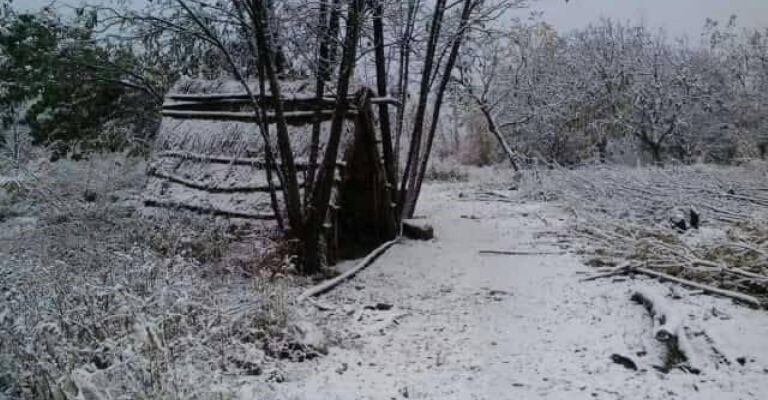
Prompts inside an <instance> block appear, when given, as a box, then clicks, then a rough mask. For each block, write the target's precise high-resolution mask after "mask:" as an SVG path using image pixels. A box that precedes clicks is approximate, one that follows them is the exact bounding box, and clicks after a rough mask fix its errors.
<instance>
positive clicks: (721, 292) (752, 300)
mask: <svg viewBox="0 0 768 400" xmlns="http://www.w3.org/2000/svg"><path fill="white" fill-rule="evenodd" d="M628 271H631V272H637V273H641V274H644V275H648V276H651V277H654V278H658V279H661V280H665V281H670V282H674V283H678V284H681V285H683V286H688V287H692V288H695V289H700V290H703V291H704V292H706V293H709V294H716V295H718V296H723V297H728V298H731V299H734V300H738V301H741V302H743V303H747V304H749V305H750V306H752V307H755V308H761V307H763V305H762V303H760V300H758V299H757V298H756V297H753V296H750V295H747V294H743V293H739V292H734V291H732V290H726V289H718V288H716V287H712V286H709V285H705V284H703V283H698V282H693V281H689V280H687V279H683V278H678V277H676V276H672V275H669V274H665V273H663V272H657V271H654V270H650V269H648V268H643V267H632V268H629V269H628Z"/></svg>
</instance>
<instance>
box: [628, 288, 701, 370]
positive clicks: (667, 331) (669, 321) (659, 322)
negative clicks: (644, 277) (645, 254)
mask: <svg viewBox="0 0 768 400" xmlns="http://www.w3.org/2000/svg"><path fill="white" fill-rule="evenodd" d="M632 301H635V302H637V303H639V304H642V305H643V306H644V307H645V308H646V309H647V310H648V312H649V313H650V314H651V317H652V318H653V336H654V337H655V338H656V340H658V341H660V342H662V343H664V345H665V346H666V347H667V354H666V359H665V360H664V364H665V365H664V370H665V371H669V370H670V369H672V368H676V367H682V368H684V369H687V370H689V371H691V372H693V373H698V370H697V369H696V368H694V367H693V366H692V364H693V363H694V354H693V347H692V346H691V345H690V343H688V337H687V336H686V333H685V327H684V326H683V320H682V319H681V318H680V316H679V315H677V313H675V312H674V311H673V309H672V307H670V306H669V304H668V303H667V301H666V300H665V299H664V298H663V297H662V296H659V295H657V294H656V293H653V292H651V291H648V290H637V291H635V293H634V294H632Z"/></svg>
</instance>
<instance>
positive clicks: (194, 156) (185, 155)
mask: <svg viewBox="0 0 768 400" xmlns="http://www.w3.org/2000/svg"><path fill="white" fill-rule="evenodd" d="M156 156H157V157H167V158H180V159H183V160H193V161H200V162H209V163H212V164H228V165H245V166H251V167H254V168H264V167H266V164H267V162H266V160H265V159H263V158H253V157H229V156H220V155H210V154H201V153H193V152H189V151H179V150H166V151H161V152H158V153H157V155H156ZM295 164H296V167H297V168H299V169H306V168H307V167H308V163H307V161H306V160H302V159H298V160H297V161H296V163H295ZM277 165H278V166H280V163H277ZM345 165H346V163H345V162H344V161H339V162H337V163H336V167H337V168H343V167H344V166H345Z"/></svg>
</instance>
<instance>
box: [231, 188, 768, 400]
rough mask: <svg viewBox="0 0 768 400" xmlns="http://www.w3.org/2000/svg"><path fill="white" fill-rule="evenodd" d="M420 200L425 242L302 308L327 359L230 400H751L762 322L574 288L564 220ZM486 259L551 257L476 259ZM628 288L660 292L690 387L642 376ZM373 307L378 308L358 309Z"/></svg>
mask: <svg viewBox="0 0 768 400" xmlns="http://www.w3.org/2000/svg"><path fill="white" fill-rule="evenodd" d="M425 190H426V193H425V194H424V198H423V199H422V200H421V202H420V204H421V208H420V209H419V211H418V214H420V215H426V216H428V217H429V218H430V221H431V223H432V224H433V225H434V226H435V231H436V235H437V238H436V239H435V240H433V241H428V242H415V241H408V242H406V243H404V244H400V245H396V246H394V247H393V248H391V249H390V250H389V252H387V253H386V254H384V255H383V256H382V257H381V258H380V259H379V260H378V261H377V262H376V263H375V264H374V265H372V266H371V267H369V268H368V269H366V270H364V271H363V272H361V273H360V274H359V275H358V276H357V277H356V278H355V279H354V280H352V281H350V282H348V283H345V284H343V285H342V286H341V287H339V288H337V289H336V290H335V291H333V292H331V293H329V294H327V295H326V296H324V297H321V298H320V299H319V300H318V302H319V303H321V304H322V305H323V308H326V307H330V308H331V311H321V310H320V309H318V308H317V307H314V306H312V305H307V306H306V307H307V308H306V309H305V310H304V312H305V314H306V315H305V317H306V318H308V319H311V320H314V321H315V322H316V323H318V324H320V326H321V327H322V328H323V329H324V330H326V331H327V332H330V335H331V336H332V337H333V341H334V342H335V343H336V346H332V347H331V348H330V349H329V354H328V356H326V357H321V358H317V359H313V360H309V361H305V362H304V363H292V364H285V365H282V366H281V368H282V371H283V375H284V378H285V381H284V382H282V383H274V382H269V383H265V382H263V381H257V382H254V381H253V380H252V379H250V380H249V379H245V380H240V381H238V382H237V385H239V389H238V395H239V398H241V399H252V398H259V399H363V398H364V399H368V398H370V399H390V398H411V399H472V398H476V399H504V398H525V399H527V398H542V399H563V398H568V399H580V398H584V399H594V398H598V399H601V398H602V399H616V398H625V399H660V398H679V399H687V398H697V399H759V398H763V393H765V391H766V390H768V379H766V378H768V376H767V375H768V369H767V367H768V346H766V345H768V336H766V334H765V333H766V332H768V315H766V314H765V312H763V311H758V310H751V309H748V308H745V307H743V306H739V305H735V304H733V303H732V302H731V301H729V300H726V299H721V298H715V297H710V296H702V295H699V294H698V293H696V292H690V291H687V290H686V289H684V288H681V287H679V286H674V285H669V284H662V283H659V282H656V281H654V280H651V279H647V278H635V279H633V278H615V279H613V280H607V279H606V280H596V281H590V282H580V279H581V278H583V277H585V276H588V274H589V273H591V272H592V271H591V270H590V269H589V268H588V267H586V266H584V265H583V264H582V263H581V262H580V259H579V257H578V256H577V255H575V254H573V253H567V254H562V255H560V254H557V252H558V251H560V250H561V248H560V247H558V246H561V245H563V243H559V242H562V240H561V239H559V238H561V237H563V235H565V234H566V228H567V218H566V215H565V213H564V212H563V211H562V210H561V209H559V208H558V207H557V205H556V204H546V203H541V202H526V201H522V200H520V199H519V197H516V196H517V195H516V194H515V193H514V192H510V191H504V190H496V191H494V193H496V194H497V195H502V196H507V198H508V199H511V201H505V202H497V201H487V200H486V201H479V200H475V199H473V196H474V194H476V193H478V187H476V186H469V185H468V184H440V185H435V184H432V185H430V186H428V187H427V188H426V189H425ZM459 193H461V194H462V196H461V197H459ZM462 216H464V217H463V218H462ZM487 249H495V250H521V251H523V250H524V251H531V252H541V253H555V254H553V255H549V254H543V255H525V256H505V255H480V254H478V251H479V250H487ZM351 264H354V263H351ZM340 268H341V269H344V268H348V266H341V267H340ZM641 288H642V289H643V290H652V291H654V292H655V293H660V294H662V295H663V294H674V297H667V298H666V299H667V301H668V304H670V306H673V307H675V309H676V311H677V313H678V315H680V316H682V318H684V319H685V321H684V322H685V325H686V326H688V327H689V328H690V329H691V331H690V332H687V333H688V334H689V336H690V338H691V341H690V346H691V347H692V348H693V349H692V351H693V352H695V353H696V354H697V357H696V360H700V361H697V362H699V363H700V365H697V366H696V367H697V368H700V369H701V370H702V372H701V374H699V375H695V374H691V373H687V372H685V371H682V370H679V369H677V370H673V371H671V372H670V373H666V374H665V373H663V372H660V371H658V370H657V369H655V368H654V366H660V365H661V364H662V363H663V358H664V351H665V347H664V346H663V345H662V344H661V343H660V342H657V341H656V339H655V338H654V336H653V323H652V319H651V317H650V315H649V314H648V312H647V311H646V310H645V309H644V308H643V307H642V306H641V305H638V304H636V303H634V302H632V301H630V297H631V295H632V293H633V292H634V291H636V290H638V289H641ZM378 303H384V304H389V305H392V308H391V309H389V310H381V311H379V310H376V307H371V308H374V309H366V308H365V306H370V305H376V304H378ZM713 347H714V348H716V349H717V350H718V352H715V351H714V350H712V349H713ZM613 354H620V355H622V356H625V357H628V358H630V359H632V360H633V361H634V362H635V363H636V364H637V366H638V370H637V371H634V370H630V369H626V368H625V367H623V366H621V365H619V364H616V363H614V362H612V361H611V356H612V355H613ZM741 357H744V359H741ZM739 360H742V361H744V365H741V363H740V362H739Z"/></svg>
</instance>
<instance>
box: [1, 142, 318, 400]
mask: <svg viewBox="0 0 768 400" xmlns="http://www.w3.org/2000/svg"><path fill="white" fill-rule="evenodd" d="M143 168H144V165H143V162H142V161H141V160H135V159H130V158H126V157H114V156H94V157H92V158H91V160H89V161H84V162H71V161H61V162H58V163H55V164H50V163H47V162H40V163H39V164H37V165H33V166H30V167H29V169H28V170H26V172H22V174H20V175H18V179H17V180H16V181H18V183H14V187H13V188H12V189H11V190H8V188H6V189H5V190H2V191H0V192H2V193H3V196H4V197H3V198H2V199H1V200H2V203H1V204H2V208H1V210H4V211H3V213H4V214H3V215H5V222H3V225H2V226H0V229H1V230H2V231H3V233H1V234H0V282H2V284H0V398H2V397H3V395H5V396H8V397H10V398H16V397H21V398H35V399H63V398H88V399H106V398H131V399H161V398H173V399H176V398H179V399H182V398H184V399H186V398H226V396H227V395H228V393H229V391H230V390H231V389H229V387H231V385H225V384H222V382H225V381H226V380H227V379H230V378H231V377H232V376H233V375H234V376H240V375H259V374H264V376H265V377H266V378H265V379H269V377H270V376H273V375H274V376H275V377H279V371H276V370H275V366H274V363H269V362H266V361H265V360H266V359H267V358H268V357H267V355H266V354H265V349H269V348H271V347H268V346H272V347H274V346H275V345H276V344H275V343H278V342H279V343H283V344H284V345H285V346H289V345H288V344H289V343H291V340H292V339H291V336H290V329H288V328H289V327H290V323H291V318H292V311H291V307H290V303H289V301H288V299H289V298H290V297H291V296H290V294H291V291H292V290H294V289H293V286H294V285H293V283H292V278H291V275H290V274H289V273H288V272H290V271H289V268H290V265H289V264H290V260H289V259H285V258H280V257H279V256H278V257H275V256H269V257H272V258H269V257H268V255H270V254H272V253H271V251H270V249H274V248H275V247H278V242H276V241H275V238H273V237H254V236H253V234H252V233H248V231H247V230H238V229H236V228H235V227H233V226H231V225H229V224H227V223H225V222H222V221H218V220H215V219H208V218H201V217H193V216H189V215H185V214H177V213H175V212H170V211H164V212H160V213H156V214H155V215H154V217H153V218H143V217H142V216H141V215H139V213H138V212H137V209H136V204H138V192H139V190H140V189H141V187H142V184H143V181H144V170H143ZM16 181H15V182H16ZM9 210H10V211H9ZM243 242H247V243H250V244H251V245H252V249H251V250H252V251H249V252H246V254H245V256H244V257H241V259H240V262H239V263H234V262H233V261H232V259H231V257H230V256H231V254H232V253H233V252H232V251H231V249H232V246H234V245H235V244H238V243H239V244H240V245H241V246H242V243H243ZM265 263H268V264H269V268H266V267H265ZM275 338H278V339H275ZM285 343H288V344H285ZM289 347H290V346H289ZM305 350H307V351H311V349H305ZM78 396H83V397H78Z"/></svg>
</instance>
